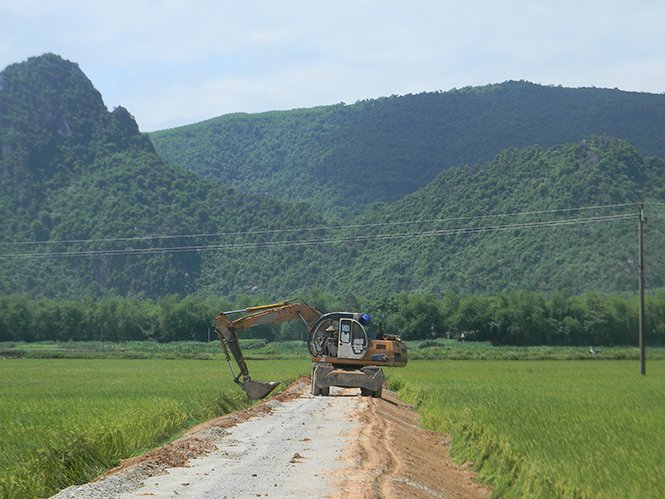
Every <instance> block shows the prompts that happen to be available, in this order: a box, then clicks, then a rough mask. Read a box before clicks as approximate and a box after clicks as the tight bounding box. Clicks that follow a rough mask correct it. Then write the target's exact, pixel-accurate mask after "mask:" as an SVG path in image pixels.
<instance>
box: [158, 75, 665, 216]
mask: <svg viewBox="0 0 665 499" xmlns="http://www.w3.org/2000/svg"><path fill="white" fill-rule="evenodd" d="M592 134H597V135H608V136H610V137H616V138H620V139H624V140H627V141H628V142H630V143H631V144H633V145H634V146H635V147H636V148H637V150H638V151H639V152H640V153H641V154H643V155H646V156H657V157H660V158H665V95H663V94H659V95H656V94H646V93H634V92H623V91H620V90H617V89H614V90H610V89H598V88H574V89H573V88H563V87H553V86H541V85H535V84H532V83H528V82H524V81H520V82H516V81H511V82H506V83H502V84H497V85H488V86H485V87H468V88H463V89H460V90H457V89H455V90H452V91H449V92H443V93H442V92H435V93H422V94H418V95H406V96H401V97H397V96H392V97H387V98H379V99H372V100H366V101H362V102H357V103H355V104H353V105H345V104H343V103H342V104H338V105H335V106H326V107H318V108H314V109H300V110H293V111H286V112H270V113H263V114H251V115H250V114H232V115H226V116H222V117H220V118H216V119H211V120H209V121H205V122H202V123H197V124H194V125H189V126H185V127H180V128H176V129H172V130H164V131H160V132H155V133H152V134H151V138H152V140H153V142H154V144H155V147H156V148H157V150H158V151H159V152H160V154H162V155H163V156H164V157H165V158H168V159H169V160H170V161H172V162H173V163H175V164H178V165H180V166H182V167H184V168H187V169H189V170H192V171H194V172H196V173H197V174H199V175H201V176H204V177H210V178H216V179H221V180H222V181H224V182H225V183H228V184H230V185H232V186H234V187H237V188H238V189H239V190H241V191H243V192H249V193H261V194H264V193H267V194H268V195H270V196H273V197H276V198H280V199H290V200H294V199H295V200H298V199H300V200H303V199H304V200H311V201H312V202H313V204H314V207H315V209H317V210H319V211H320V212H322V213H325V214H327V215H329V216H332V217H341V218H342V219H347V220H348V219H349V217H352V216H354V215H358V214H361V213H363V212H364V211H365V210H366V209H367V208H368V207H370V206H371V205H372V203H374V202H376V201H381V202H387V203H390V202H394V201H397V200H399V199H401V198H403V197H404V196H406V195H407V194H410V193H412V192H414V191H416V190H418V189H419V188H421V187H424V186H425V185H426V184H427V183H428V182H429V181H431V180H432V179H434V177H436V176H437V175H438V174H439V173H440V172H441V171H443V170H446V169H448V168H450V167H454V166H457V167H462V166H465V165H474V164H476V163H481V162H485V161H489V160H491V159H492V158H493V157H494V156H495V155H496V154H498V153H499V152H500V151H501V150H503V149H508V148H511V147H515V148H522V147H529V146H533V145H538V146H540V147H544V148H549V147H552V146H554V145H557V144H562V143H570V142H576V141H580V140H582V139H583V138H584V137H586V136H589V135H592Z"/></svg>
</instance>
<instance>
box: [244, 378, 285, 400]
mask: <svg viewBox="0 0 665 499" xmlns="http://www.w3.org/2000/svg"><path fill="white" fill-rule="evenodd" d="M238 384H239V385H240V388H242V389H243V390H245V392H246V393H247V395H249V397H250V398H253V399H262V398H263V397H267V396H268V394H269V393H270V392H272V391H273V390H274V389H275V388H277V387H278V386H279V382H277V381H275V382H272V383H266V382H264V381H254V380H253V379H250V380H247V381H245V382H242V383H241V382H240V381H238Z"/></svg>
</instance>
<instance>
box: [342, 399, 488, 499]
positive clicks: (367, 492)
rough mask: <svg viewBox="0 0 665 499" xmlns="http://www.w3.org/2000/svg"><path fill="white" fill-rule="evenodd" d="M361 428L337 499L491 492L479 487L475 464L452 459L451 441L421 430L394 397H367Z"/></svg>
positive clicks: (475, 496)
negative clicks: (459, 462) (472, 465)
mask: <svg viewBox="0 0 665 499" xmlns="http://www.w3.org/2000/svg"><path fill="white" fill-rule="evenodd" d="M351 416H352V417H353V418H355V419H357V420H358V421H359V422H360V424H359V425H357V427H356V428H357V429H356V432H357V433H356V434H355V435H351V439H350V440H351V442H352V444H351V446H350V447H348V448H347V449H346V453H345V455H344V462H345V464H346V466H345V467H343V468H339V469H337V470H335V472H334V474H335V475H337V476H338V477H339V481H338V487H337V488H338V493H336V494H335V495H334V496H333V497H334V498H335V499H356V498H358V499H360V498H362V499H372V498H377V499H378V498H385V499H392V498H398V497H409V498H414V499H418V498H431V497H456V498H468V499H481V498H487V497H489V496H490V495H491V493H492V489H491V488H489V487H486V486H484V485H482V484H480V483H478V482H475V481H474V480H475V477H476V473H474V472H472V471H470V469H469V468H470V467H471V463H466V464H464V465H458V464H455V463H454V462H453V461H452V459H451V458H450V456H449V455H448V448H449V447H450V442H451V437H450V436H449V435H444V434H441V433H437V432H433V431H428V430H424V429H422V428H420V427H419V426H418V418H419V415H418V414H417V413H416V412H414V411H413V406H411V405H409V404H405V403H403V402H402V401H400V400H399V399H398V398H397V397H395V396H394V394H392V393H391V392H388V391H386V390H384V391H383V397H382V398H381V399H374V398H365V399H364V403H362V404H360V405H359V407H358V410H357V412H356V413H355V414H352V415H351Z"/></svg>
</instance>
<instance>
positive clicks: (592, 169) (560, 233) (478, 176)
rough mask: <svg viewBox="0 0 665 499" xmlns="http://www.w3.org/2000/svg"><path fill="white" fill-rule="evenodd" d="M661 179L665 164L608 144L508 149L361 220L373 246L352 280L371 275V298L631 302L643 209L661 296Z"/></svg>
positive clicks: (650, 265) (650, 278) (652, 272)
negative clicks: (526, 295)
mask: <svg viewBox="0 0 665 499" xmlns="http://www.w3.org/2000/svg"><path fill="white" fill-rule="evenodd" d="M664 174H665V162H664V161H663V160H661V159H658V158H653V157H651V158H648V157H644V156H642V155H640V154H639V152H638V151H637V149H636V148H634V147H633V146H632V145H630V144H629V143H627V142H625V141H622V140H617V139H611V138H608V137H604V136H591V137H588V138H587V139H585V140H582V141H579V142H576V143H572V144H565V145H558V146H554V147H552V148H550V149H547V150H545V149H542V148H539V147H529V148H524V149H509V150H505V151H503V152H501V153H500V154H498V155H497V156H496V157H495V158H494V159H493V160H492V161H490V162H487V163H482V164H477V165H474V166H466V167H463V168H451V169H449V170H447V171H445V172H442V173H441V174H440V175H439V176H437V178H436V179H434V180H433V181H432V182H430V183H429V184H428V185H427V186H426V187H424V188H422V189H420V190H419V191H417V192H415V193H413V194H411V195H409V196H407V197H405V198H404V199H402V200H400V201H397V202H395V203H393V204H390V205H375V206H374V207H373V209H372V210H370V211H368V212H367V213H366V214H365V215H364V216H363V217H361V218H360V219H358V220H356V221H355V223H356V224H357V225H358V226H359V227H363V231H364V235H365V237H366V238H367V239H368V240H367V241H364V242H358V243H354V245H353V249H354V251H356V252H357V254H358V255H363V256H362V259H360V258H359V259H358V260H357V261H356V262H355V264H354V266H353V267H352V268H350V269H349V272H350V273H351V274H353V273H356V274H357V273H358V272H360V270H361V268H362V269H365V271H366V272H365V276H366V278H365V281H364V283H365V284H364V286H363V289H362V291H363V292H369V290H370V289H372V288H374V289H381V290H384V291H385V292H387V293H388V294H391V293H396V292H408V293H412V292H414V291H420V292H434V293H437V294H443V293H444V292H446V291H448V290H452V291H455V292H457V293H462V294H467V293H475V294H492V293H496V292H503V291H513V290H527V291H537V292H552V291H560V290H563V289H569V290H570V291H572V292H573V293H576V294H577V293H581V292H586V291H592V290H595V291H603V292H628V293H631V292H635V290H637V279H638V277H637V276H638V274H637V272H638V268H637V262H638V258H637V253H638V246H637V217H638V214H639V210H640V206H639V205H640V203H641V202H643V201H644V202H645V206H646V211H647V212H648V213H650V214H651V215H653V216H652V217H651V218H650V220H649V222H648V223H647V225H646V227H645V234H646V235H645V260H646V282H647V286H648V287H649V288H657V287H662V286H663V284H664V282H665V270H664V269H665V265H664V264H665V251H664V250H663V248H665V231H663V226H662V216H661V215H660V213H661V212H662V205H663V204H664V203H665V175H664ZM579 208H587V209H579ZM414 221H415V222H414ZM372 238H373V239H375V240H372ZM370 283H371V284H370ZM345 284H346V283H342V287H343V288H344V286H345Z"/></svg>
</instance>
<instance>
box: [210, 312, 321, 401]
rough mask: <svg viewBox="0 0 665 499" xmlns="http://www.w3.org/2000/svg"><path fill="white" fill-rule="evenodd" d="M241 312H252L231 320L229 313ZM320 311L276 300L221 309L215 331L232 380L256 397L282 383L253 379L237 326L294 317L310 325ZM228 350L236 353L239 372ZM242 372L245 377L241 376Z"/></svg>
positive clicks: (249, 325) (240, 327)
mask: <svg viewBox="0 0 665 499" xmlns="http://www.w3.org/2000/svg"><path fill="white" fill-rule="evenodd" d="M238 313H249V315H245V316H243V317H240V318H238V319H236V320H234V321H230V320H229V318H228V316H229V315H232V314H238ZM320 315H321V312H319V311H318V310H316V309H315V308H313V307H309V306H307V305H303V304H301V303H293V302H281V303H273V304H271V305H262V306H260V307H248V308H245V309H242V310H232V311H230V312H222V313H220V314H219V315H218V316H217V317H216V318H215V332H216V333H217V336H218V337H219V340H220V342H221V344H222V347H223V348H224V353H225V354H226V360H227V361H228V363H229V366H230V367H231V373H232V374H233V381H235V382H236V383H237V384H238V385H239V386H240V387H241V388H242V389H243V390H244V391H245V393H247V395H248V396H249V397H250V398H253V399H262V398H264V397H267V396H268V395H269V394H270V393H271V392H272V391H273V390H274V389H275V388H277V386H278V385H279V383H278V382H272V383H266V382H264V381H255V380H253V379H251V377H250V375H249V370H248V369H247V364H246V363H245V358H244V356H243V354H242V349H241V348H240V344H239V343H238V335H237V333H236V331H237V330H239V329H245V328H248V327H253V326H261V325H265V324H272V323H275V322H283V321H289V320H295V319H301V320H303V321H304V322H305V324H307V325H308V326H309V325H311V323H313V322H314V321H315V320H316V319H317V318H318V317H319V316H320ZM229 350H230V351H231V354H233V357H234V358H235V361H236V363H237V364H238V368H239V369H240V373H239V374H238V375H237V376H236V374H235V370H234V369H233V364H232V363H231V357H230V356H229ZM241 376H242V381H241V380H240V377H241Z"/></svg>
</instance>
